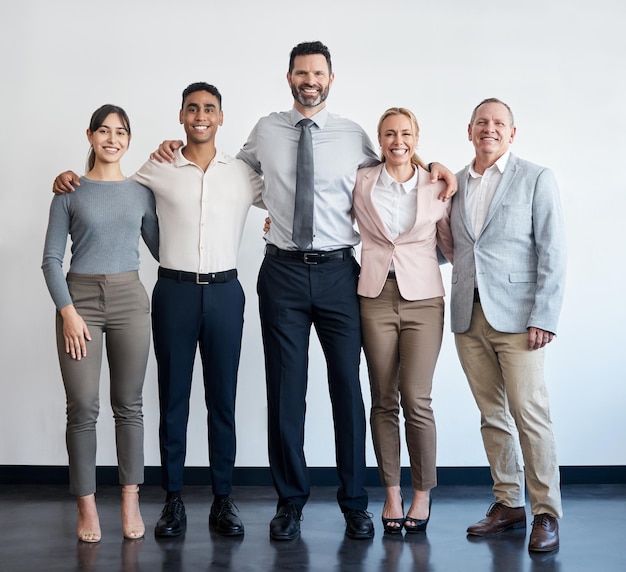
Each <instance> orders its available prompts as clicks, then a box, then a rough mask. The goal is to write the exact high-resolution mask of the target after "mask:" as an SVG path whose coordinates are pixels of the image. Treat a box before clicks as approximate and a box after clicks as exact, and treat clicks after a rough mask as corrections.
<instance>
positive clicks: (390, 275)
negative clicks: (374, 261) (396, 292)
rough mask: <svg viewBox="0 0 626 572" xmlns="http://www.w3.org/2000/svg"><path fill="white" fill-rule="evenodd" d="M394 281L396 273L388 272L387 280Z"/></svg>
mask: <svg viewBox="0 0 626 572" xmlns="http://www.w3.org/2000/svg"><path fill="white" fill-rule="evenodd" d="M395 279H396V273H395V272H394V271H393V270H390V271H389V272H388V273H387V280H395Z"/></svg>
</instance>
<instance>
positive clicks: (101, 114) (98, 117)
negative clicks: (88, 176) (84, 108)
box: [87, 103, 130, 172]
mask: <svg viewBox="0 0 626 572" xmlns="http://www.w3.org/2000/svg"><path fill="white" fill-rule="evenodd" d="M111 113H115V114H117V115H118V116H119V118H120V121H121V122H122V125H123V126H124V129H126V132H127V133H128V135H130V120H129V119H128V115H127V114H126V112H125V111H124V110H123V109H122V108H121V107H119V106H118V105H112V104H110V103H106V104H104V105H103V106H102V107H98V109H96V110H95V111H94V112H93V114H92V116H91V120H90V121H89V131H90V132H91V133H95V132H96V131H98V129H100V127H102V124H103V123H104V120H105V119H106V118H107V117H108V116H109V115H111ZM95 164H96V153H95V151H94V150H93V147H91V149H89V155H88V156H87V172H89V171H91V169H93V166H94V165H95Z"/></svg>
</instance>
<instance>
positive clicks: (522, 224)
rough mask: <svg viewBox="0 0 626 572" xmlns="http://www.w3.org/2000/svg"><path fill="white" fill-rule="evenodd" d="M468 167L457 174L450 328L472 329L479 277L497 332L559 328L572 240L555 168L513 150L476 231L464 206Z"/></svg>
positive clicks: (486, 309) (486, 308)
mask: <svg viewBox="0 0 626 572" xmlns="http://www.w3.org/2000/svg"><path fill="white" fill-rule="evenodd" d="M468 170H469V166H467V167H465V169H463V170H462V171H460V172H459V173H457V178H458V182H459V191H458V192H457V194H456V195H455V196H454V199H453V202H452V212H451V214H450V222H451V226H452V236H453V239H454V267H453V269H452V292H451V299H450V308H451V309H450V313H451V321H452V331H453V332H456V333H462V332H465V331H467V329H468V328H469V326H470V320H471V317H472V307H473V299H474V282H476V285H477V286H478V291H479V293H480V302H481V306H482V309H483V312H484V314H485V317H486V318H487V321H488V322H489V324H490V325H491V326H492V327H493V328H494V329H495V330H498V331H499V332H506V333H523V332H526V330H527V328H529V327H531V326H533V327H536V328H541V329H542V330H547V331H548V332H552V333H556V329H557V322H558V318H559V313H560V311H561V305H562V302H563V292H564V287H565V266H566V247H565V229H564V224H563V213H562V208H561V202H560V199H559V190H558V186H557V183H556V179H555V178H554V174H553V173H552V171H551V170H550V169H547V168H545V167H540V166H538V165H534V164H533V163H529V162H528V161H524V160H523V159H520V158H519V157H516V156H515V155H513V154H511V155H510V156H509V160H508V162H507V166H506V168H505V170H504V172H503V173H502V179H501V181H500V184H499V185H498V188H497V189H496V191H495V194H494V197H493V200H492V202H491V205H490V207H489V211H488V213H487V218H486V220H485V226H484V227H483V230H482V231H481V232H480V233H479V235H478V236H476V237H475V236H474V232H473V230H472V224H471V221H470V218H469V214H468V212H467V208H466V193H467V176H468Z"/></svg>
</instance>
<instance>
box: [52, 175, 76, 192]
mask: <svg viewBox="0 0 626 572" xmlns="http://www.w3.org/2000/svg"><path fill="white" fill-rule="evenodd" d="M79 179H80V177H79V176H78V175H77V174H76V173H74V171H64V172H63V173H61V174H60V175H58V176H57V178H56V179H54V183H53V184H52V192H53V193H54V194H55V195H63V194H65V193H73V192H74V191H75V190H76V189H75V188H74V187H80V180H79Z"/></svg>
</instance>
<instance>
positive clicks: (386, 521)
mask: <svg viewBox="0 0 626 572" xmlns="http://www.w3.org/2000/svg"><path fill="white" fill-rule="evenodd" d="M383 511H384V507H383ZM402 512H403V513H404V499H402ZM380 518H381V520H382V521H383V529H384V531H385V534H402V527H403V526H404V520H405V519H404V517H401V518H385V517H384V516H381V517H380ZM396 525H397V526H396Z"/></svg>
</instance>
